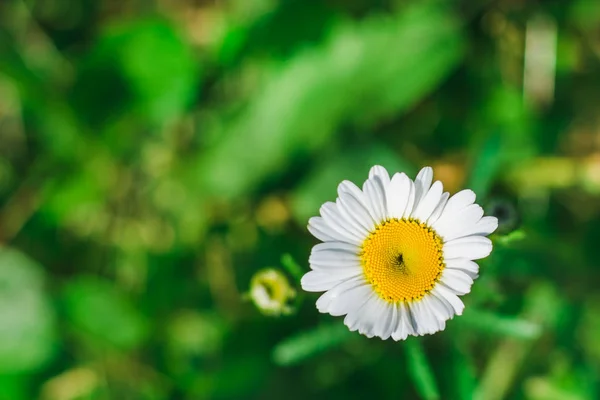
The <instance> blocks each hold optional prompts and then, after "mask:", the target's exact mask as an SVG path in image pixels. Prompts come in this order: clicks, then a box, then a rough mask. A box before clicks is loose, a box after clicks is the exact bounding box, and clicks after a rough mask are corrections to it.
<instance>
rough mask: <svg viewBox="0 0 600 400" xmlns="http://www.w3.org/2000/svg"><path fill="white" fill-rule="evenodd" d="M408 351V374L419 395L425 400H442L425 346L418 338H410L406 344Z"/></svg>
mask: <svg viewBox="0 0 600 400" xmlns="http://www.w3.org/2000/svg"><path fill="white" fill-rule="evenodd" d="M404 348H405V350H406V357H407V364H408V374H409V375H410V377H411V378H412V380H413V382H414V384H415V387H416V389H417V391H418V392H419V394H420V395H421V396H422V397H423V398H424V399H425V400H435V399H439V398H440V393H439V391H438V388H437V384H436V383H435V376H434V374H433V369H432V368H431V365H430V364H429V361H427V356H426V355H425V351H424V350H423V346H422V345H421V343H420V342H419V339H417V338H409V339H408V340H406V342H405V343H404Z"/></svg>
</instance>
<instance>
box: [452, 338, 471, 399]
mask: <svg viewBox="0 0 600 400" xmlns="http://www.w3.org/2000/svg"><path fill="white" fill-rule="evenodd" d="M452 355H453V372H454V373H453V374H452V375H451V376H450V379H451V380H452V386H453V387H454V389H455V393H456V396H457V397H456V398H457V399H472V398H473V393H474V392H475V388H476V387H477V378H476V374H475V371H476V369H475V366H474V365H473V364H474V363H473V361H472V360H471V359H470V358H469V357H467V355H466V354H464V353H463V352H462V351H461V350H459V349H457V348H454V349H453V351H452Z"/></svg>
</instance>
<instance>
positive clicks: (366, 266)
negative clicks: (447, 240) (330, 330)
mask: <svg viewBox="0 0 600 400" xmlns="http://www.w3.org/2000/svg"><path fill="white" fill-rule="evenodd" d="M442 246H443V242H442V238H440V236H439V235H438V234H437V233H435V231H434V230H433V229H431V228H430V227H429V226H427V225H426V224H425V223H423V222H419V221H416V220H412V219H395V218H394V219H390V220H387V221H384V222H382V223H381V224H380V225H379V226H378V227H377V228H376V229H375V230H374V231H373V232H371V234H370V235H369V236H368V237H367V238H366V239H365V241H364V242H363V244H362V251H361V253H360V258H361V262H362V267H363V271H364V273H365V276H366V278H367V281H368V282H370V283H371V285H373V288H374V289H375V291H376V292H377V294H379V296H380V297H381V298H382V299H384V300H386V301H388V302H390V303H397V302H407V301H412V300H418V299H420V298H422V297H423V296H424V295H425V294H427V293H428V292H429V291H430V290H431V289H433V287H434V285H435V284H436V282H437V281H438V280H439V279H440V275H441V274H442V270H443V269H444V259H443V255H442Z"/></svg>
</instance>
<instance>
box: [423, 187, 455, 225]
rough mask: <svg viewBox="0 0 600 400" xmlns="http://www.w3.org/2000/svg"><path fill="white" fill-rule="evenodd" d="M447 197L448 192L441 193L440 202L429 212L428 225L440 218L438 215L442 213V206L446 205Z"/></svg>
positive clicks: (448, 195)
mask: <svg viewBox="0 0 600 400" xmlns="http://www.w3.org/2000/svg"><path fill="white" fill-rule="evenodd" d="M449 197H450V193H448V192H444V193H442V197H441V199H440V202H439V203H438V205H437V206H436V207H435V210H433V212H432V213H431V216H430V217H429V218H428V219H427V223H428V224H429V225H431V226H432V225H433V224H435V222H436V221H437V220H438V219H439V218H440V216H441V215H442V212H443V211H444V207H446V203H448V198H449Z"/></svg>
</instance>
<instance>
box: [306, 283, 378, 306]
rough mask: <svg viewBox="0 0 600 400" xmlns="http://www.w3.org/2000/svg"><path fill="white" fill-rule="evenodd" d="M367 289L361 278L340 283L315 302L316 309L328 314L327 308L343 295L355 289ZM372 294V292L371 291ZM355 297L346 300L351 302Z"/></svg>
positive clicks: (367, 286)
mask: <svg viewBox="0 0 600 400" xmlns="http://www.w3.org/2000/svg"><path fill="white" fill-rule="evenodd" d="M359 287H360V288H363V287H364V288H369V285H368V284H367V282H365V280H364V278H363V277H362V276H360V277H356V278H351V279H348V280H347V281H344V282H341V283H340V284H338V285H337V286H335V287H333V288H332V289H330V290H328V291H327V292H325V293H324V294H323V295H321V297H319V298H318V300H317V309H318V310H319V311H320V312H322V313H326V312H328V309H329V307H330V306H331V304H332V303H334V302H336V301H338V300H339V299H340V297H344V296H343V295H344V294H345V293H347V292H348V291H351V290H353V289H355V288H359ZM361 290H364V289H361ZM371 292H372V291H371ZM356 297H357V296H354V297H352V298H348V299H347V300H350V301H351V300H353V299H354V298H356ZM365 300H366V299H365ZM342 303H343V302H342Z"/></svg>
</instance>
